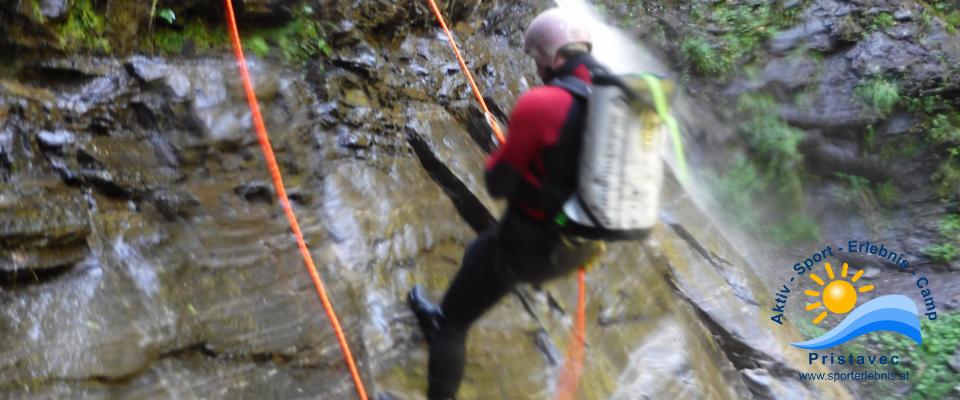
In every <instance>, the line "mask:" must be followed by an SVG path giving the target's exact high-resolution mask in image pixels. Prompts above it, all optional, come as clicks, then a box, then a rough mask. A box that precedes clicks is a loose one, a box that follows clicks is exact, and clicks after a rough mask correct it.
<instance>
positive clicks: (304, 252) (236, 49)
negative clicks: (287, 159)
mask: <svg viewBox="0 0 960 400" xmlns="http://www.w3.org/2000/svg"><path fill="white" fill-rule="evenodd" d="M224 2H225V3H226V6H227V27H228V29H229V31H230V42H231V44H232V45H233V54H234V56H236V59H237V68H239V69H240V78H241V79H242V80H243V90H244V92H246V95H247V105H248V106H249V107H250V114H251V116H252V118H253V126H254V128H255V130H256V134H257V140H258V141H259V142H260V149H261V150H262V151H263V157H264V159H265V160H266V163H267V169H268V170H269V171H270V176H271V178H272V179H273V187H274V189H275V190H276V192H277V198H278V199H279V201H280V205H281V207H282V208H283V213H284V215H286V217H287V221H288V222H289V223H290V230H291V231H293V235H294V237H296V240H297V247H298V248H299V249H300V255H301V256H302V257H303V263H304V265H305V266H306V268H307V272H309V273H310V279H312V280H313V285H314V288H315V289H316V291H317V296H319V297H320V302H321V303H322V304H323V310H324V311H325V312H326V313H327V319H329V320H330V325H331V327H332V328H333V332H334V334H335V335H336V336H337V342H339V343H340V349H341V350H342V352H343V359H344V361H345V362H346V363H347V367H348V368H349V369H350V376H351V377H352V378H353V384H354V386H355V387H356V389H357V396H358V397H359V398H360V399H361V400H367V393H366V390H365V389H364V387H363V381H362V380H361V379H360V373H359V372H357V366H356V364H355V363H354V361H353V354H351V352H350V345H349V344H348V343H347V339H346V336H345V335H344V334H343V329H342V328H341V327H340V321H339V319H338V318H337V314H336V312H335V311H334V309H333V304H331V303H330V298H329V297H328V296H327V290H326V288H325V287H324V286H323V281H322V280H321V279H320V274H319V273H317V267H316V265H314V263H313V257H312V256H311V255H310V249H308V248H307V243H306V241H304V239H303V232H301V231H300V223H299V222H297V216H296V214H294V212H293V207H291V205H290V199H288V198H287V190H286V188H285V187H284V185H283V176H282V175H281V174H280V166H279V165H277V159H276V157H275V156H274V154H273V146H271V145H270V137H269V136H268V135H267V128H266V125H264V123H263V116H262V115H261V114H260V105H259V104H258V103H257V95H256V92H254V90H253V83H251V81H250V72H249V70H248V69H247V61H246V59H245V58H244V56H243V45H242V43H241V42H240V33H239V31H238V29H237V21H236V17H235V16H234V13H233V1H232V0H224Z"/></svg>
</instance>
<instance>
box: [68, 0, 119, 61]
mask: <svg viewBox="0 0 960 400" xmlns="http://www.w3.org/2000/svg"><path fill="white" fill-rule="evenodd" d="M56 30H57V35H58V37H59V41H60V45H61V46H63V47H64V48H67V49H86V50H94V51H100V52H103V53H109V52H110V42H109V41H108V40H107V38H106V37H105V33H106V21H105V19H104V17H103V15H100V13H98V12H97V11H96V10H95V9H94V8H93V4H92V3H91V0H76V1H75V2H74V4H73V7H71V8H70V12H69V13H68V14H67V19H66V21H64V22H63V23H61V24H60V25H59V26H57V27H56Z"/></svg>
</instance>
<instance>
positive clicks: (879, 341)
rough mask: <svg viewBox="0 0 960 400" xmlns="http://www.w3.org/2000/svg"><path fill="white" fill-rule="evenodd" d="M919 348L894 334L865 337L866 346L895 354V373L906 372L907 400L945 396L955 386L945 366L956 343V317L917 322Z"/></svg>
mask: <svg viewBox="0 0 960 400" xmlns="http://www.w3.org/2000/svg"><path fill="white" fill-rule="evenodd" d="M920 329H921V331H922V332H923V345H921V346H917V344H916V343H914V342H913V340H911V339H909V338H907V337H905V336H903V335H900V334H895V333H887V332H883V333H878V334H875V335H871V336H869V340H870V344H871V345H873V346H876V347H880V348H881V349H882V352H883V353H887V354H898V355H900V356H901V357H902V358H903V360H904V361H903V362H902V363H901V364H899V365H895V366H894V369H895V370H896V371H897V372H899V373H909V374H910V380H911V381H912V383H913V391H911V392H910V394H909V398H910V399H937V398H944V396H946V395H949V394H950V392H951V391H952V390H953V388H954V386H956V385H957V379H956V375H957V373H956V372H955V371H953V370H952V369H951V367H950V365H949V364H948V363H949V361H950V359H951V357H953V356H954V354H955V353H956V351H957V341H958V340H960V314H958V313H941V314H940V315H939V317H938V318H937V320H935V321H930V320H927V319H926V318H923V319H922V321H921V322H920Z"/></svg>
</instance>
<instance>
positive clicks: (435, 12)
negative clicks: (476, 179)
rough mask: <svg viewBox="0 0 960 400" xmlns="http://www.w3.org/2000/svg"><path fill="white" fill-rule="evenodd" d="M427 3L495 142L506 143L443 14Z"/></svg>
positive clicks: (432, 1) (431, 0)
mask: <svg viewBox="0 0 960 400" xmlns="http://www.w3.org/2000/svg"><path fill="white" fill-rule="evenodd" d="M427 1H428V2H429V3H430V8H431V9H433V15H434V16H436V17H437V22H439V23H440V27H441V28H443V32H444V33H446V34H447V42H449V43H450V48H451V49H453V54H454V55H455V56H457V62H459V63H460V70H461V71H463V75H464V76H466V77H467V82H469V83H470V89H471V90H473V95H474V96H475V97H476V98H477V101H478V102H480V108H482V109H483V115H484V116H485V117H486V118H487V123H488V124H490V128H491V129H493V133H494V135H496V136H497V141H499V142H500V143H503V142H504V141H506V137H505V136H503V132H502V131H501V130H500V125H498V124H497V120H496V119H494V118H493V114H492V113H490V109H489V108H487V102H486V101H484V100H483V96H482V95H481V94H480V89H479V88H477V83H476V82H474V81H473V74H471V73H470V69H469V68H467V63H466V62H465V61H463V56H462V55H460V48H459V47H457V42H456V41H454V40H453V34H451V33H450V29H448V28H447V23H446V21H444V20H443V14H440V9H439V8H437V3H436V2H435V1H434V0H427Z"/></svg>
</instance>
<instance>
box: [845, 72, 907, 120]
mask: <svg viewBox="0 0 960 400" xmlns="http://www.w3.org/2000/svg"><path fill="white" fill-rule="evenodd" d="M854 93H855V95H856V96H857V98H858V99H859V100H860V101H861V102H862V103H863V104H864V105H866V106H867V107H870V108H871V109H873V110H874V111H876V112H878V113H880V114H888V113H889V112H890V111H892V110H893V107H894V106H896V105H897V102H898V101H899V100H900V89H899V87H898V86H897V84H896V83H894V82H888V81H886V80H883V79H875V80H871V81H869V82H867V83H865V84H863V85H860V86H858V87H857V88H856V89H855V90H854Z"/></svg>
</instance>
